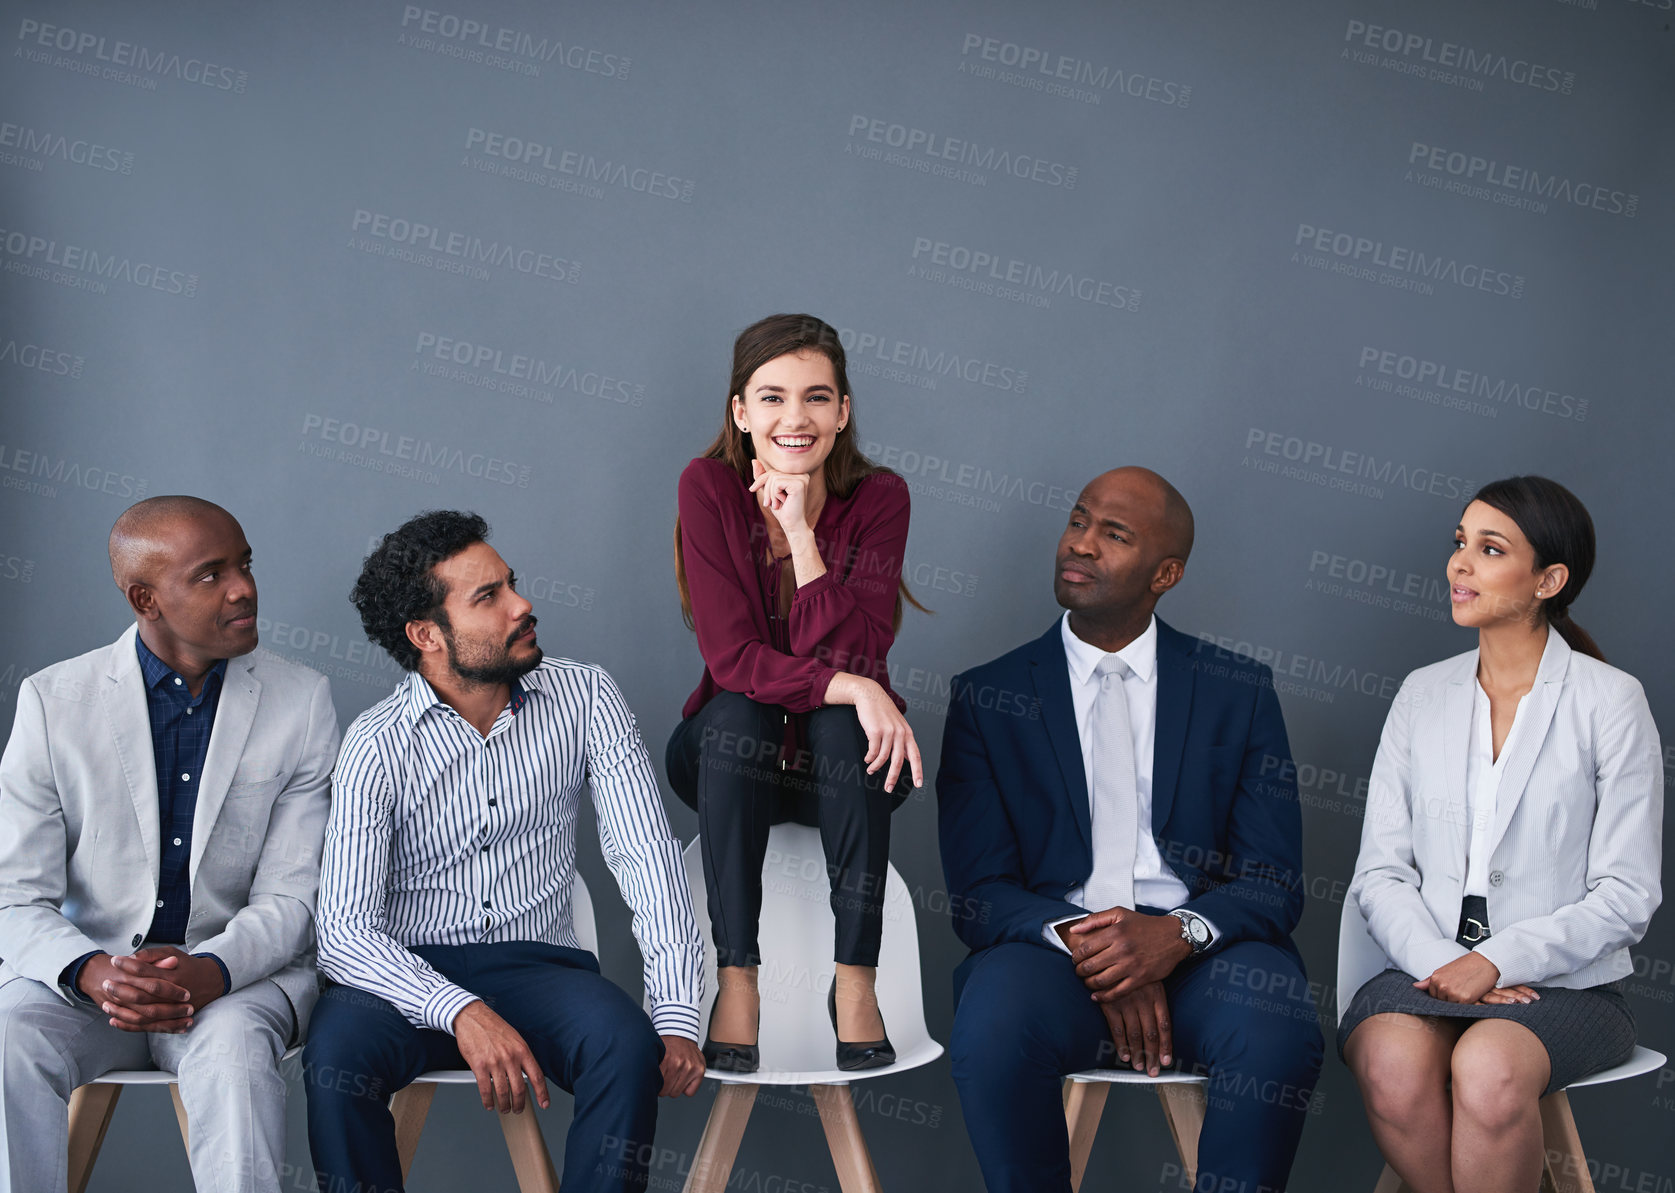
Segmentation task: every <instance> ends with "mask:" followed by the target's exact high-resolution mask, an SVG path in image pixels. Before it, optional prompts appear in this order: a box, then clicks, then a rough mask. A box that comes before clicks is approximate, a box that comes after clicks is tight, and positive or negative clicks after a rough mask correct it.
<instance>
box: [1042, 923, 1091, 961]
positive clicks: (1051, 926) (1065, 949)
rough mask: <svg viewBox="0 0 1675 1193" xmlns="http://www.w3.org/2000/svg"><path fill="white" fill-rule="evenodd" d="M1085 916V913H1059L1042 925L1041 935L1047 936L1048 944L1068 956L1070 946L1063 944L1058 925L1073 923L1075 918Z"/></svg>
mask: <svg viewBox="0 0 1675 1193" xmlns="http://www.w3.org/2000/svg"><path fill="white" fill-rule="evenodd" d="M1087 918H1088V917H1087V914H1086V913H1081V914H1078V915H1061V916H1060V917H1059V918H1058V919H1056V920H1048V921H1047V922H1046V924H1045V925H1043V926H1042V929H1041V935H1042V936H1045V937H1046V938H1047V943H1048V944H1050V945H1052V946H1053V947H1054V948H1055V949H1057V950H1058V951H1059V952H1061V953H1063V954H1064V955H1065V956H1066V957H1068V956H1070V946H1069V945H1067V944H1065V943H1064V938H1063V937H1062V936H1060V935H1059V934H1058V928H1059V925H1060V924H1074V923H1075V922H1076V921H1077V920H1085V919H1087Z"/></svg>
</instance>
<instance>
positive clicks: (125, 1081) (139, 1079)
mask: <svg viewBox="0 0 1675 1193" xmlns="http://www.w3.org/2000/svg"><path fill="white" fill-rule="evenodd" d="M301 1052H302V1048H301V1047H297V1048H287V1049H286V1050H285V1055H284V1056H282V1057H280V1058H279V1063H280V1064H284V1063H285V1062H286V1061H288V1060H290V1059H291V1058H292V1057H293V1056H296V1055H298V1054H299V1053H301ZM177 1080H179V1079H178V1078H177V1077H176V1076H175V1075H174V1074H173V1073H170V1072H169V1071H168V1070H166V1069H112V1070H111V1071H110V1072H108V1073H106V1074H105V1075H104V1076H102V1077H95V1078H94V1079H93V1080H92V1081H89V1082H86V1084H87V1085H173V1084H174V1083H175V1082H176V1081H177Z"/></svg>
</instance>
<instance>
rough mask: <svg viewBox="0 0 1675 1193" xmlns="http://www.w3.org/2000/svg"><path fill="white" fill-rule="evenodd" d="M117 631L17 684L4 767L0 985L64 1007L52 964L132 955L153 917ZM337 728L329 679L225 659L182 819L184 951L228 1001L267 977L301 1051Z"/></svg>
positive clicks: (128, 655)
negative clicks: (28, 989)
mask: <svg viewBox="0 0 1675 1193" xmlns="http://www.w3.org/2000/svg"><path fill="white" fill-rule="evenodd" d="M135 632H136V631H135V628H134V627H132V626H130V627H129V629H128V630H127V632H126V633H124V634H123V635H122V637H120V638H118V639H117V640H116V642H115V643H114V644H113V645H111V646H106V647H102V648H100V649H99V650H94V651H90V652H88V653H87V654H84V655H81V656H79V657H77V658H73V659H69V660H67V661H65V662H62V663H55V664H54V665H52V666H51V667H48V668H46V669H45V670H43V671H39V672H37V673H36V674H34V675H32V676H30V677H29V678H28V679H26V680H24V681H23V685H22V686H21V687H20V688H19V689H18V695H17V717H16V720H15V722H14V723H13V726H12V736H11V739H10V740H9V741H8V742H7V743H6V751H5V754H4V756H0V957H4V958H5V962H4V964H3V965H0V984H4V983H6V982H9V981H13V980H16V979H18V978H33V979H35V980H36V981H37V982H40V983H42V984H43V985H45V986H46V987H47V988H48V989H51V990H54V991H57V992H58V994H59V995H60V996H62V997H64V998H65V999H66V1000H68V999H69V998H71V997H72V992H71V991H70V990H69V989H68V988H67V987H64V986H60V985H59V982H58V978H59V975H60V973H61V972H62V971H63V969H64V967H65V966H66V965H68V964H69V963H70V962H72V961H74V960H75V959H76V958H77V957H80V956H82V955H83V954H84V953H90V952H93V951H94V950H96V949H102V950H104V951H105V952H108V953H112V954H121V953H131V952H133V951H134V949H135V948H137V947H138V946H139V945H140V944H141V942H142V941H143V940H144V939H145V934H146V932H147V931H148V930H149V929H150V927H151V920H152V916H153V915H154V914H155V912H156V903H157V887H158V868H159V861H160V856H161V855H160V849H159V842H158V833H159V829H160V825H159V822H158V810H157V766H156V762H155V756H154V754H153V752H152V747H151V719H150V713H149V711H148V709H147V706H146V699H145V678H144V674H143V672H141V670H140V664H139V656H138V654H137V652H136V651H135V648H134V636H135ZM337 739H338V730H337V714H336V712H335V711H334V710H333V708H332V700H331V689H330V687H329V685H328V684H327V682H326V678H325V676H323V675H320V674H318V673H316V672H314V671H310V670H309V669H308V668H306V667H302V666H298V665H297V664H295V663H291V662H288V661H286V660H284V659H281V658H279V657H278V656H276V655H273V654H270V653H268V652H267V651H256V652H255V653H253V654H248V655H243V656H241V657H239V658H236V659H230V660H228V662H227V673H226V677H225V679H224V681H223V683H222V687H221V697H220V702H219V704H218V705H217V707H216V712H215V727H214V730H213V731H212V733H211V734H210V740H209V752H208V754H207V756H206V757H205V759H204V767H203V778H202V782H201V784H200V785H199V790H198V797H197V806H196V810H195V812H194V813H193V818H192V856H191V858H190V860H189V866H190V869H189V872H188V873H189V877H190V881H191V889H192V914H191V917H190V919H189V920H188V923H187V928H186V946H185V947H186V950H187V951H188V952H193V953H204V952H207V953H214V954H215V955H216V956H218V957H219V958H221V960H222V961H223V962H224V963H225V964H226V966H227V972H228V973H229V975H231V977H232V988H233V989H234V990H237V989H240V988H242V987H244V986H247V985H249V984H251V983H253V982H258V981H262V980H264V979H267V978H272V979H273V980H274V981H275V982H277V983H278V984H279V986H280V988H281V989H283V990H284V991H285V993H286V995H287V996H288V997H289V998H290V1000H291V1005H292V1007H293V1008H294V1009H295V1010H296V1013H297V1032H298V1035H299V1037H300V1035H301V1034H302V1032H303V1030H304V1029H305V1028H306V1026H307V1022H308V1016H309V1012H310V1011H312V1010H313V1007H314V999H315V995H316V993H317V985H318V979H317V977H316V971H315V967H314V927H313V921H314V899H315V892H316V890H317V889H318V887H319V881H320V848H321V843H322V841H323V840H324V837H325V829H326V811H327V805H328V802H329V799H330V783H331V770H332V765H333V762H334V761H335V759H336V757H337Z"/></svg>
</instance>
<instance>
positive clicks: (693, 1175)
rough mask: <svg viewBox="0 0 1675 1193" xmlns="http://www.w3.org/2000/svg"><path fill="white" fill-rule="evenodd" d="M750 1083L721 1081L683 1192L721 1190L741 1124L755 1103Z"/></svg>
mask: <svg viewBox="0 0 1675 1193" xmlns="http://www.w3.org/2000/svg"><path fill="white" fill-rule="evenodd" d="M757 1088H758V1087H757V1086H754V1085H723V1086H722V1087H721V1088H720V1089H718V1090H716V1091H715V1105H714V1106H713V1107H712V1108H711V1109H710V1120H709V1122H708V1123H706V1124H705V1125H704V1137H703V1138H702V1139H700V1140H699V1141H698V1154H697V1155H695V1156H693V1157H692V1169H691V1171H690V1172H688V1173H687V1174H686V1189H685V1193H725V1190H726V1188H727V1180H728V1178H729V1177H731V1176H732V1175H733V1161H734V1160H735V1159H736V1158H737V1157H738V1154H739V1141H740V1140H741V1139H743V1138H744V1128H745V1124H746V1123H748V1122H749V1121H750V1111H751V1108H752V1107H754V1106H755V1105H756V1090H757Z"/></svg>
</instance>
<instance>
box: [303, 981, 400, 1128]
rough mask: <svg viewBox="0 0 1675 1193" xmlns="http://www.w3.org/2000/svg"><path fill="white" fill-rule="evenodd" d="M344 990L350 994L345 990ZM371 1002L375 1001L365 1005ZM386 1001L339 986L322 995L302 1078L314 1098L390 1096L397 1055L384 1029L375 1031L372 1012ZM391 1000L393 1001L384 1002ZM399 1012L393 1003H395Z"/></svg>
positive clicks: (311, 1099) (317, 1007) (392, 1090)
mask: <svg viewBox="0 0 1675 1193" xmlns="http://www.w3.org/2000/svg"><path fill="white" fill-rule="evenodd" d="M340 991H344V994H342V995H340V996H338V997H333V996H336V995H339V992H340ZM362 1002H365V1003H367V1004H369V1005H367V1006H361V1005H359V1004H360V1003H362ZM374 1002H382V1000H381V999H377V998H376V997H375V996H374V995H371V994H366V993H363V992H361V991H345V988H343V987H333V988H332V989H331V990H329V991H327V993H326V994H324V995H322V996H321V998H320V1001H319V1003H318V1004H317V1005H316V1007H315V1011H314V1016H313V1019H312V1020H311V1022H310V1024H309V1033H308V1041H307V1042H306V1043H305V1044H304V1045H303V1049H302V1080H303V1086H304V1087H305V1088H306V1089H307V1090H308V1097H309V1100H310V1101H311V1102H312V1101H314V1100H315V1099H325V1100H330V1099H333V1098H351V1099H354V1098H366V1099H372V1100H383V1099H388V1098H389V1096H390V1094H391V1093H393V1092H394V1088H393V1086H392V1079H391V1075H390V1073H389V1072H388V1070H389V1069H390V1068H391V1067H392V1064H393V1058H392V1057H391V1056H389V1055H388V1052H389V1048H388V1046H387V1043H386V1041H385V1039H384V1035H383V1033H381V1032H378V1031H376V1030H372V1028H373V1026H374V1023H373V1022H372V1021H369V1016H368V1014H367V1013H366V1012H368V1011H369V1010H375V1009H378V1008H373V1007H371V1006H370V1004H371V1003H374ZM384 1005H386V1006H387V1005H388V1004H384ZM391 1010H392V1011H393V1008H391Z"/></svg>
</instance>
